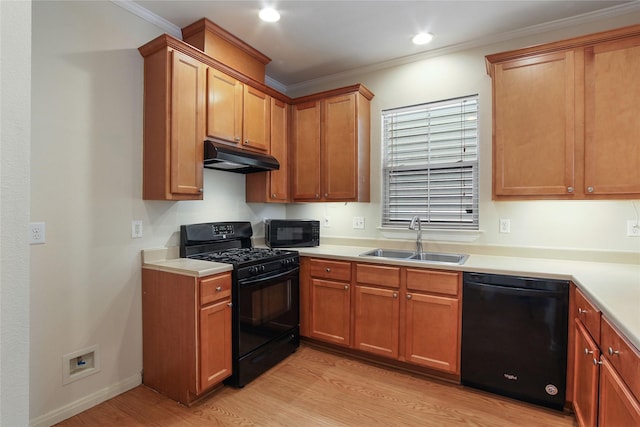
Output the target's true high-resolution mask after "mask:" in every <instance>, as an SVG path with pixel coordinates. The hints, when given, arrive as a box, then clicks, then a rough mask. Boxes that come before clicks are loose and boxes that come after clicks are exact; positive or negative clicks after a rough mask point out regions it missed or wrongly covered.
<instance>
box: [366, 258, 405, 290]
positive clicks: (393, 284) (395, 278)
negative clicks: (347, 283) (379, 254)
mask: <svg viewBox="0 0 640 427" xmlns="http://www.w3.org/2000/svg"><path fill="white" fill-rule="evenodd" d="M356 281H357V282H358V283H366V284H370V285H380V286H387V287H389V288H395V289H398V288H399V287H400V267H387V266H384V265H371V264H357V265H356Z"/></svg>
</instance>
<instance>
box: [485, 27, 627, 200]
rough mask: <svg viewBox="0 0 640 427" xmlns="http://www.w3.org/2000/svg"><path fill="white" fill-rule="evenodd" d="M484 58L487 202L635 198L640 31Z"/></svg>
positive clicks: (621, 31)
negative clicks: (488, 80)
mask: <svg viewBox="0 0 640 427" xmlns="http://www.w3.org/2000/svg"><path fill="white" fill-rule="evenodd" d="M486 59H487V70H488V73H489V74H490V75H491V77H492V83H493V198H494V199H496V200H510V199H576V200H577V199H628V198H637V197H638V195H640V143H639V142H638V141H640V122H638V121H637V120H635V119H634V117H638V116H639V115H640V105H639V104H638V103H637V102H636V94H637V93H638V91H640V72H639V70H640V25H636V26H632V27H626V28H621V29H617V30H612V31H607V32H602V33H596V34H592V35H587V36H582V37H577V38H574V39H569V40H564V41H560V42H555V43H550V44H545V45H540V46H534V47H529V48H525V49H521V50H517V51H510V52H504V53H498V54H494V55H489V56H487V58H486Z"/></svg>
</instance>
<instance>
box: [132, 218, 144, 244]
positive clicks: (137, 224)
mask: <svg viewBox="0 0 640 427" xmlns="http://www.w3.org/2000/svg"><path fill="white" fill-rule="evenodd" d="M140 237H142V220H141V219H134V220H133V221H131V238H132V239H139V238H140Z"/></svg>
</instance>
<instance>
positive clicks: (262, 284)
mask: <svg viewBox="0 0 640 427" xmlns="http://www.w3.org/2000/svg"><path fill="white" fill-rule="evenodd" d="M299 272H300V268H299V267H296V268H295V269H293V270H290V271H287V272H285V273H280V274H278V275H275V276H269V277H257V278H250V279H243V280H240V281H238V295H237V297H238V298H237V300H236V301H237V304H236V309H237V312H236V314H237V316H238V317H237V319H238V324H237V327H238V357H242V356H244V355H245V354H247V353H250V352H251V351H254V350H256V349H257V348H259V347H261V346H262V345H264V344H266V343H268V342H270V341H272V340H274V339H276V338H279V337H280V336H282V335H283V334H285V333H286V332H288V331H291V330H292V329H294V328H296V327H298V325H299V323H300V303H299V279H298V277H299Z"/></svg>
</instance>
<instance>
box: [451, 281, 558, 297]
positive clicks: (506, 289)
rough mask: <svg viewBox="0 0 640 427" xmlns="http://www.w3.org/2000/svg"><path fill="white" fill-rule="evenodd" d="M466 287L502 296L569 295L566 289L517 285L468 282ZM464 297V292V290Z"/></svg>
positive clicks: (465, 284)
mask: <svg viewBox="0 0 640 427" xmlns="http://www.w3.org/2000/svg"><path fill="white" fill-rule="evenodd" d="M463 286H464V287H467V286H472V287H478V288H481V289H485V290H489V291H490V292H495V293H500V294H520V295H523V296H524V295H531V296H540V297H543V296H565V295H568V290H566V289H555V290H549V289H532V288H526V287H519V286H517V285H514V286H508V285H507V286H505V285H497V284H487V283H479V282H473V281H470V280H467V281H465V282H464V285H463ZM463 295H464V290H463Z"/></svg>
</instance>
